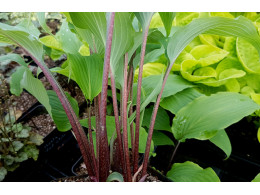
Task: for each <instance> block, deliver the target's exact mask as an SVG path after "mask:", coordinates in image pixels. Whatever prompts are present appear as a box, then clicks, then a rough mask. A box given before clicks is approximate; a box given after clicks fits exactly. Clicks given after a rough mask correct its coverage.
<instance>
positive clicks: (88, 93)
mask: <svg viewBox="0 0 260 195" xmlns="http://www.w3.org/2000/svg"><path fill="white" fill-rule="evenodd" d="M68 61H69V66H70V67H71V70H72V73H73V75H74V76H73V77H74V79H75V81H76V82H77V84H78V85H79V87H80V89H81V90H82V92H83V94H84V96H85V98H86V99H88V100H90V101H92V100H93V99H94V97H96V96H97V95H98V94H99V93H100V92H101V88H102V75H103V61H102V58H101V56H100V55H98V54H95V55H91V56H81V55H80V54H73V55H72V54H69V55H68Z"/></svg>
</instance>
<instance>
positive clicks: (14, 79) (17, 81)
mask: <svg viewBox="0 0 260 195" xmlns="http://www.w3.org/2000/svg"><path fill="white" fill-rule="evenodd" d="M27 70H28V68H27V67H24V66H20V67H18V68H17V69H16V71H15V72H14V73H13V74H12V76H11V80H10V91H11V93H12V94H15V95H16V96H19V95H20V94H21V93H22V92H23V88H22V86H21V80H22V79H23V74H24V72H25V71H27Z"/></svg>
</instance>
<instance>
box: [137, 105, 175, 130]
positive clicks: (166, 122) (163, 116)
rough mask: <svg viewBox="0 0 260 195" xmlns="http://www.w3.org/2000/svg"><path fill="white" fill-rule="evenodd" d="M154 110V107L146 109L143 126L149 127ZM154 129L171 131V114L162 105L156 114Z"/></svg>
mask: <svg viewBox="0 0 260 195" xmlns="http://www.w3.org/2000/svg"><path fill="white" fill-rule="evenodd" d="M152 112H153V108H152V107H149V108H146V109H145V112H144V118H143V123H142V126H145V127H147V128H149V126H150V121H151V120H150V119H151V116H152ZM154 129H157V130H166V131H171V127H170V118H169V115H168V114H167V112H166V111H165V110H164V109H162V108H161V107H159V109H158V112H157V115H156V120H155V125H154Z"/></svg>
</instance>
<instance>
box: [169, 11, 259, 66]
mask: <svg viewBox="0 0 260 195" xmlns="http://www.w3.org/2000/svg"><path fill="white" fill-rule="evenodd" d="M176 18H177V16H176ZM202 33H206V34H216V35H220V36H235V37H241V38H243V39H245V40H246V41H248V42H250V43H251V44H252V45H253V46H254V47H255V48H256V49H257V51H258V52H260V37H259V35H258V33H257V31H256V29H255V27H254V25H253V24H252V22H251V21H250V20H248V19H247V18H245V17H242V16H241V17H238V18H236V19H230V18H224V17H209V18H198V19H194V20H193V21H192V22H190V23H189V24H188V25H186V26H184V27H183V28H180V29H179V30H178V31H177V32H176V33H175V34H174V36H172V37H171V38H170V40H169V44H168V48H167V54H168V57H169V59H170V62H171V64H173V63H174V62H175V60H176V58H177V57H178V56H179V54H180V53H181V52H182V51H183V49H184V48H185V47H186V46H187V45H188V44H189V43H190V42H191V41H192V40H193V39H194V38H195V37H197V36H198V35H200V34H202Z"/></svg>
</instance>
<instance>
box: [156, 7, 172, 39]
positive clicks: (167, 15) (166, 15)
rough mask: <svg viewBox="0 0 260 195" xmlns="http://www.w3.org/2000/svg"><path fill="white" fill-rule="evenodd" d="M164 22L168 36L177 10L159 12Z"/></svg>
mask: <svg viewBox="0 0 260 195" xmlns="http://www.w3.org/2000/svg"><path fill="white" fill-rule="evenodd" d="M159 14H160V16H161V19H162V22H163V24H164V27H165V30H166V33H167V36H169V35H170V33H171V28H172V21H173V19H174V17H175V15H176V13H175V12H159Z"/></svg>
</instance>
